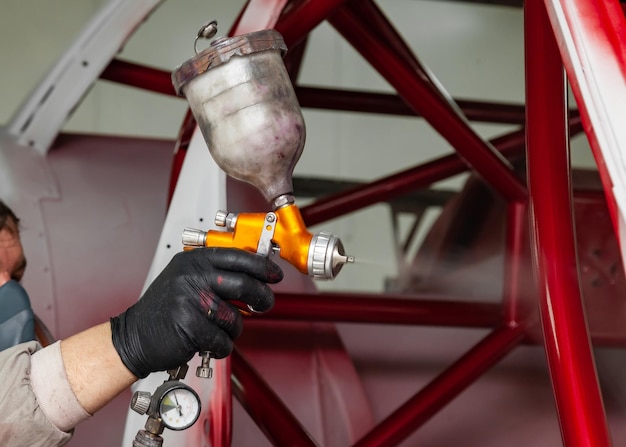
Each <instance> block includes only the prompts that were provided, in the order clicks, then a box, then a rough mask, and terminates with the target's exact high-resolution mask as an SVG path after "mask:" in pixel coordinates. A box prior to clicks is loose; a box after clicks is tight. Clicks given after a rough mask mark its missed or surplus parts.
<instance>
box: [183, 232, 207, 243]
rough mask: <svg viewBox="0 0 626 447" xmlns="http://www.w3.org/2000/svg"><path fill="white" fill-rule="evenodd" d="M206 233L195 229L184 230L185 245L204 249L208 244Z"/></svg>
mask: <svg viewBox="0 0 626 447" xmlns="http://www.w3.org/2000/svg"><path fill="white" fill-rule="evenodd" d="M206 235H207V233H206V231H202V230H196V229H194V228H185V229H184V230H183V238H182V239H183V245H185V246H187V247H204V244H205V243H206Z"/></svg>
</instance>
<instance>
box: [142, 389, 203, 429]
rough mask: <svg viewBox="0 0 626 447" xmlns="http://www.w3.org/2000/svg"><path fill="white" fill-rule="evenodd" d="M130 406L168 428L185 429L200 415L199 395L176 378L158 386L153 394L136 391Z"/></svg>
mask: <svg viewBox="0 0 626 447" xmlns="http://www.w3.org/2000/svg"><path fill="white" fill-rule="evenodd" d="M131 408H132V409H133V410H135V411H136V412H137V413H139V414H146V413H148V415H149V416H150V417H151V418H154V419H156V420H160V421H161V423H162V424H163V426H165V427H167V428H169V429H170V430H185V429H187V428H189V427H191V426H192V425H193V424H194V423H195V422H196V421H197V420H198V417H199V416H200V410H201V405H200V397H199V396H198V394H197V393H196V392H195V391H194V390H193V389H192V388H190V387H189V386H187V385H185V384H184V383H182V382H180V381H178V380H169V381H167V382H164V383H163V384H162V385H161V386H159V387H158V388H157V389H156V391H155V392H154V394H153V395H151V394H150V393H148V392H144V391H137V392H135V394H134V396H133V400H132V402H131Z"/></svg>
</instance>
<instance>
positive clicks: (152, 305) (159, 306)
mask: <svg viewBox="0 0 626 447" xmlns="http://www.w3.org/2000/svg"><path fill="white" fill-rule="evenodd" d="M282 278H283V272H282V270H281V269H280V267H279V266H278V265H276V264H275V263H274V262H272V261H270V260H269V259H268V258H265V257H263V256H259V255H256V254H254V253H250V252H247V251H244V250H239V249H235V248H197V249H194V250H190V251H185V252H181V253H178V254H176V255H175V256H174V258H172V260H171V261H170V263H169V264H168V265H167V267H165V269H164V270H163V271H162V272H161V273H160V274H159V276H157V277H156V279H155V280H154V281H153V282H152V284H151V285H150V286H149V287H148V289H147V290H146V292H145V293H144V294H143V296H142V297H141V299H139V301H137V303H135V304H134V305H133V306H131V307H130V308H128V309H127V310H126V312H124V313H122V314H121V315H119V316H117V317H114V318H111V330H112V332H113V345H114V346H115V349H116V350H117V352H118V354H119V355H120V358H121V359H122V362H124V365H126V367H127V368H128V369H129V370H130V371H131V372H132V373H133V374H134V375H135V376H137V377H140V378H143V377H146V376H147V375H148V374H150V373H151V372H155V371H165V370H168V369H172V368H176V367H178V366H180V365H183V364H185V363H187V362H188V361H189V360H191V358H192V357H193V356H194V355H195V353H197V352H199V351H210V352H211V353H212V355H214V356H215V357H217V358H223V357H226V356H228V355H229V354H230V353H231V352H232V350H233V340H234V339H236V338H237V337H238V336H239V335H240V334H241V330H242V325H243V321H242V317H241V314H240V313H239V311H238V310H237V308H236V307H235V306H233V305H232V304H231V303H229V301H230V300H238V301H241V302H243V303H246V304H248V305H250V306H251V307H252V308H253V309H254V310H255V311H258V312H265V311H267V310H270V309H271V308H272V306H273V305H274V294H273V292H272V290H271V289H270V287H269V286H268V285H267V284H266V283H270V284H273V283H277V282H279V281H280V280H281V279H282Z"/></svg>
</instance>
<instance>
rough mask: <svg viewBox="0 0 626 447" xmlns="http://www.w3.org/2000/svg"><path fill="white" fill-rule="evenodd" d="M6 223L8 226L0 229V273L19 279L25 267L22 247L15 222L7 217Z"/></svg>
mask: <svg viewBox="0 0 626 447" xmlns="http://www.w3.org/2000/svg"><path fill="white" fill-rule="evenodd" d="M7 224H8V227H9V228H3V229H2V230H0V275H2V276H5V275H6V274H8V275H9V276H10V277H11V279H14V280H16V281H20V280H21V279H22V276H24V270H25V269H26V258H25V257H24V249H23V248H22V242H21V240H20V232H19V229H18V228H17V225H16V224H15V222H13V221H11V220H10V219H9V222H7Z"/></svg>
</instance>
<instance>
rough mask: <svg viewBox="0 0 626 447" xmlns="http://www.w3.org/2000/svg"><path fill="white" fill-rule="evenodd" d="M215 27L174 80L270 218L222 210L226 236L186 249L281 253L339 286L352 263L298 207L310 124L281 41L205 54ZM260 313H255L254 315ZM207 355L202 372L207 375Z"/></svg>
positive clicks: (214, 146) (258, 37)
mask: <svg viewBox="0 0 626 447" xmlns="http://www.w3.org/2000/svg"><path fill="white" fill-rule="evenodd" d="M216 32H217V23H216V22H215V21H213V22H209V23H207V24H205V25H204V26H203V27H202V28H201V29H200V31H199V32H198V34H197V37H196V41H195V43H194V48H195V50H196V56H195V57H193V58H191V59H190V60H188V61H187V62H185V63H183V64H182V65H180V66H179V67H178V68H177V69H176V70H175V71H174V72H173V73H172V82H173V84H174V87H175V89H176V92H177V94H179V95H184V96H185V97H186V98H187V101H188V102H189V105H190V107H191V111H192V113H193V114H194V117H195V118H196V121H197V123H198V125H199V127H200V130H201V131H202V135H203V136H204V139H205V141H206V143H207V145H208V148H209V152H210V153H211V155H212V157H213V159H214V160H215V162H216V163H217V165H218V166H219V167H220V168H221V169H222V170H223V171H224V172H226V174H228V175H230V176H231V177H233V178H235V179H237V180H241V181H244V182H247V183H249V184H251V185H253V186H255V187H256V188H257V189H258V190H259V191H260V192H261V193H262V194H263V196H264V197H265V199H266V200H267V201H268V203H270V204H271V208H272V211H270V212H268V213H239V214H234V213H228V212H227V211H218V212H217V214H216V216H215V224H216V225H217V226H219V227H222V228H224V229H225V230H226V231H216V230H211V231H208V232H207V231H203V230H197V229H191V228H187V229H185V230H184V231H183V245H185V247H200V246H207V247H209V246H212V247H237V248H242V249H245V250H249V251H253V252H256V253H258V254H260V255H263V256H271V255H273V254H274V253H278V254H279V255H280V257H281V258H283V259H284V260H286V261H288V262H289V263H290V264H292V265H293V266H294V267H296V268H297V269H298V270H299V271H300V272H302V273H304V274H307V275H309V276H311V277H313V278H320V279H332V278H334V277H335V276H336V275H337V274H338V273H339V271H340V270H341V268H342V267H343V265H344V264H346V263H351V262H354V257H352V256H347V255H346V254H345V252H344V248H343V244H342V243H341V240H340V239H339V238H338V237H337V236H335V235H333V234H330V233H327V232H318V233H315V234H311V233H310V232H309V231H308V230H307V228H306V226H305V224H304V221H303V219H302V216H301V214H300V210H299V209H298V207H297V206H296V204H295V198H294V195H293V185H292V175H293V170H294V167H295V165H296V163H297V161H298V159H299V158H300V155H301V154H302V150H303V148H304V141H305V134H306V131H305V124H304V118H303V117H302V112H301V110H300V106H299V104H298V101H297V99H296V95H295V92H294V90H293V86H292V84H291V80H290V79H289V75H288V73H287V70H286V68H285V65H284V63H283V60H282V57H283V56H284V55H285V53H286V51H287V47H286V45H285V42H284V41H283V38H282V36H281V35H280V34H279V33H278V32H276V31H274V30H263V31H258V32H253V33H250V34H245V35H241V36H236V37H232V38H225V37H223V38H218V39H215V40H214V41H213V42H212V43H211V44H210V47H209V48H207V49H205V50H203V51H201V52H198V50H197V42H198V39H200V38H209V39H210V38H212V37H213V36H214V35H215V34H216ZM251 310H252V311H254V309H251ZM208 365H209V360H208V359H207V356H203V365H202V366H201V367H200V368H198V371H197V373H198V374H199V375H201V376H208V375H209V374H210V368H209V367H208Z"/></svg>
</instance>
